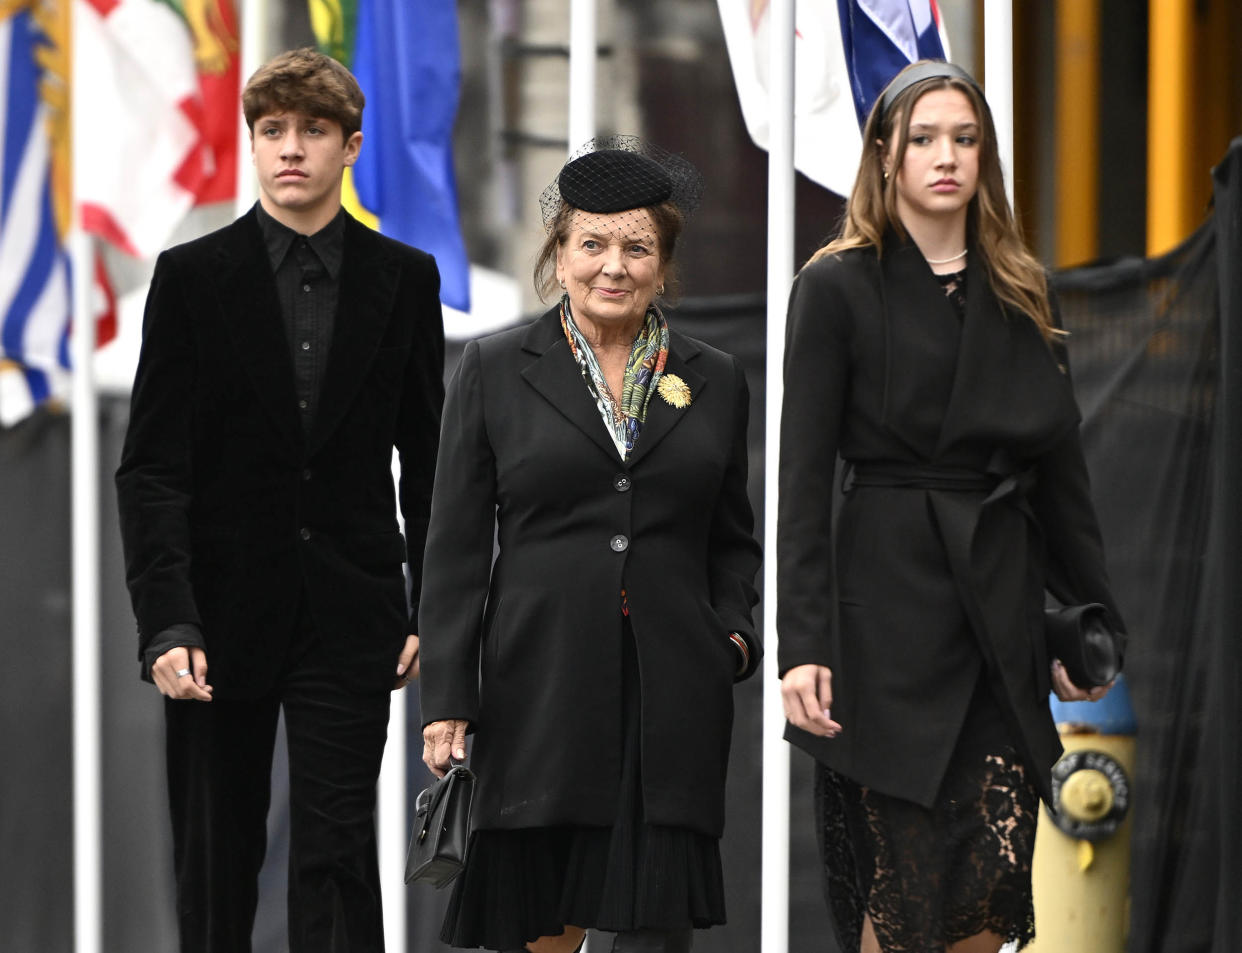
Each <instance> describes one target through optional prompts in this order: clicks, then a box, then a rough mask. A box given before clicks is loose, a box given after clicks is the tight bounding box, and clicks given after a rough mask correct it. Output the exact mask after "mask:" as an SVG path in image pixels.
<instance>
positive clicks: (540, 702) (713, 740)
mask: <svg viewBox="0 0 1242 953" xmlns="http://www.w3.org/2000/svg"><path fill="white" fill-rule="evenodd" d="M665 372H666V374H676V375H677V376H678V377H680V378H681V379H682V380H684V381H685V383H686V384H687V385H688V386H689V389H690V393H691V403H690V404H689V406H686V407H682V408H677V407H674V406H672V405H671V404H670V403H669V402H668V401H666V400H665V399H664V398H663V397H661V396H660V395H659V394H655V395H652V397H651V402H650V404H649V407H648V411H647V419H646V423H645V425H644V426H643V429H642V433H641V434H640V436H639V438H638V442H637V443H636V445H635V447H634V449H633V450H632V451H631V454H630V458H629V460H628V461H625V462H623V461H622V460H621V458H620V455H619V454H618V452H617V449H616V447H615V446H614V444H613V442H612V439H611V437H610V436H609V434H608V432H607V430H606V429H605V427H604V423H603V421H602V420H601V419H600V414H599V410H598V409H597V408H596V405H595V402H594V400H593V399H592V398H591V396H590V394H589V392H588V391H587V387H586V384H585V383H584V381H583V379H582V375H581V373H580V372H579V369H578V365H577V364H576V363H575V361H574V359H573V356H572V354H571V352H570V349H569V346H568V344H567V342H566V340H565V335H564V332H563V331H562V328H561V324H560V320H559V316H558V312H557V310H556V309H553V310H552V311H549V312H548V313H547V314H545V315H544V316H543V317H541V318H539V319H538V320H536V321H535V322H533V323H532V324H530V325H527V326H524V327H520V328H516V329H512V330H509V331H504V332H501V333H500V334H497V335H493V336H491V337H489V338H485V339H482V340H479V341H472V342H471V343H470V344H469V345H467V347H466V349H465V353H464V354H463V356H462V359H461V363H460V365H459V367H458V369H457V372H456V376H455V377H454V379H453V381H452V382H451V384H450V386H449V393H448V398H447V400H446V403H445V414H444V427H443V433H442V437H441V452H440V460H439V466H438V468H437V472H436V484H435V496H434V504H433V507H432V517H431V527H430V530H429V533H428V540H427V554H426V564H425V565H426V568H425V570H424V575H423V602H422V613H421V616H420V625H421V628H420V634H421V636H422V650H421V651H422V666H423V671H422V685H421V693H422V706H423V720H424V723H426V722H431V721H438V720H443V719H450V718H456V719H465V720H467V721H469V722H470V724H471V726H472V728H473V729H474V730H475V735H474V739H473V742H472V752H471V763H472V765H473V767H474V769H475V771H476V772H477V774H478V776H479V789H478V793H477V798H476V802H475V814H474V820H475V823H476V826H477V827H480V828H526V827H540V826H547V825H564V824H569V825H607V824H611V823H612V822H613V821H614V820H615V812H616V803H617V790H618V783H619V780H620V769H621V755H622V744H621V741H622V723H621V703H622V698H621V650H622V641H621V640H622V615H621V591H622V589H624V590H625V592H626V598H627V601H628V604H629V612H630V620H631V623H632V626H633V631H634V638H635V642H636V644H637V649H638V660H639V669H640V679H641V687H642V688H641V691H642V707H641V711H642V716H641V717H642V781H643V802H644V806H645V811H646V820H647V821H648V822H650V823H655V824H669V825H677V826H680V827H684V828H690V829H694V830H699V831H702V832H704V833H708V834H713V835H716V836H719V834H720V833H721V830H722V828H723V824H724V780H725V767H726V762H727V759H728V752H729V740H730V728H731V724H732V718H733V696H732V686H733V682H734V679H735V672H736V668H737V664H738V655H737V652H736V650H735V648H734V646H733V644H732V643H731V642H730V641H729V638H728V635H729V633H730V632H731V631H735V632H738V633H740V634H741V635H742V636H743V637H744V638H745V639H746V642H747V644H748V645H749V646H750V666H749V668H748V669H747V671H746V672H745V673H744V675H749V674H751V673H752V672H753V671H754V670H755V668H756V666H757V665H758V663H759V658H760V654H761V647H760V643H759V640H758V638H757V636H756V634H755V630H754V626H753V624H752V621H751V610H752V607H753V606H754V604H755V601H756V593H755V590H754V586H753V580H754V575H755V572H756V569H757V568H758V565H759V547H758V544H757V543H756V542H755V540H754V538H753V536H752V522H753V521H752V515H751V508H750V504H749V501H748V499H747V495H746V477H747V453H746V425H747V416H748V399H749V398H748V391H747V386H746V379H745V376H744V373H743V370H742V367H741V364H740V363H739V362H738V361H737V360H736V359H735V358H733V357H730V356H729V355H726V354H724V353H722V352H720V351H717V350H715V349H714V348H711V347H709V346H707V345H706V344H702V343H700V342H697V341H694V340H692V339H691V338H688V337H685V336H683V335H681V334H678V333H677V332H675V331H674V332H672V333H671V334H670V347H669V356H668V361H667V365H666V371H665ZM494 533H495V538H496V541H497V550H496V551H497V555H496V557H495V563H494V565H493V534H494ZM743 677H744V676H743Z"/></svg>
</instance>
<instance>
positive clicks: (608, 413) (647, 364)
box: [561, 295, 668, 460]
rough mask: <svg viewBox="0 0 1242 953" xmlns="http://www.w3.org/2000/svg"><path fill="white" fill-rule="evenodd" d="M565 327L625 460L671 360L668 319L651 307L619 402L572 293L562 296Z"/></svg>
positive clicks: (633, 349) (593, 394) (640, 331)
mask: <svg viewBox="0 0 1242 953" xmlns="http://www.w3.org/2000/svg"><path fill="white" fill-rule="evenodd" d="M561 328H562V329H563V330H564V331H565V339H566V340H567V341H569V349H570V351H572V352H573V355H574V360H575V361H577V362H578V369H579V370H580V371H581V372H582V379H583V380H584V381H586V385H587V390H588V391H590V393H591V396H592V397H593V398H595V406H596V407H597V408H599V415H600V417H601V418H603V421H604V426H605V427H606V428H608V433H609V434H611V435H612V442H613V443H614V444H616V446H617V453H619V454H620V455H621V459H622V460H627V459H629V456H630V451H631V450H633V449H634V444H635V443H637V442H638V434H639V432H640V431H641V430H642V427H643V422H644V421H645V420H646V419H647V405H648V404H650V403H651V395H652V394H654V393H655V392H656V386H657V384H658V383H659V381H660V375H661V374H663V373H664V365H665V363H666V362H667V361H668V322H667V321H666V320H665V319H664V315H662V314H661V313H660V309H659V308H657V307H656V306H655V305H651V306H649V307H648V308H647V315H646V318H645V319H644V320H643V326H642V328H640V329H639V332H638V334H637V335H636V336H635V338H634V346H633V348H632V349H631V351H630V359H629V362H628V363H627V364H626V365H625V378H624V381H623V383H622V385H621V399H620V400H619V401H618V400H617V398H616V397H615V396H614V395H613V393H612V390H611V389H610V388H609V387H608V382H607V381H606V380H605V379H604V372H603V370H602V369H601V368H600V366H599V361H598V360H597V359H596V357H595V351H594V350H593V349H592V348H591V345H590V344H589V343H588V342H587V339H586V338H585V337H583V335H582V332H581V331H580V330H579V329H578V325H577V324H575V323H574V318H573V314H572V313H571V312H570V307H569V295H564V296H563V297H562V298H561Z"/></svg>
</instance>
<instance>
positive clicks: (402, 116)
mask: <svg viewBox="0 0 1242 953" xmlns="http://www.w3.org/2000/svg"><path fill="white" fill-rule="evenodd" d="M310 10H311V22H312V24H313V26H314V27H315V31H316V37H317V39H318V41H319V46H320V48H321V49H323V50H324V52H326V53H329V54H331V55H334V56H336V57H337V58H338V59H340V60H341V62H343V63H345V65H346V66H348V67H349V68H350V69H351V70H352V71H353V73H354V75H355V76H356V77H357V78H358V83H359V84H360V85H361V86H362V91H363V92H364V93H365V94H366V97H367V105H366V109H365V111H364V112H363V117H362V153H361V155H360V156H359V159H358V162H357V164H356V165H355V166H354V167H353V170H352V172H353V183H354V185H355V186H356V188H357V197H358V199H359V200H360V201H361V204H362V205H363V206H364V207H365V208H366V209H368V210H369V211H371V212H372V213H374V214H375V216H377V217H378V220H379V230H380V231H381V232H383V233H384V234H385V235H391V236H392V237H393V238H396V239H399V240H400V241H403V242H405V243H407V244H409V245H413V246H415V247H416V248H421V249H422V250H423V251H426V252H429V253H431V254H432V255H434V256H435V258H436V264H437V265H438V266H439V268H440V300H441V301H443V302H444V303H445V304H446V305H448V306H449V307H451V308H456V309H458V310H460V311H469V310H470V264H469V259H468V258H467V257H466V247H465V242H464V241H463V240H462V235H461V224H460V220H459V219H458V215H457V184H456V181H455V178H454V174H453V121H454V119H455V118H456V116H457V98H458V86H459V85H460V79H461V63H460V52H459V49H458V40H457V10H456V5H455V4H453V3H445V2H444V0H310ZM343 51H350V55H349V56H347V57H343V56H342V55H341V53H342V52H343ZM348 191H349V190H348V187H347V194H346V207H349V206H350V202H349V195H348ZM350 211H351V212H355V209H354V208H351V209H350ZM355 214H356V212H355Z"/></svg>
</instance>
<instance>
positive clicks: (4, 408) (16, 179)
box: [0, 11, 70, 425]
mask: <svg viewBox="0 0 1242 953" xmlns="http://www.w3.org/2000/svg"><path fill="white" fill-rule="evenodd" d="M44 42H45V40H44V38H43V35H42V33H41V32H40V31H39V28H38V26H37V25H36V24H35V22H34V20H33V18H32V16H31V14H30V12H29V11H19V12H14V13H10V14H9V15H7V16H3V18H2V19H0V83H3V86H2V87H0V362H2V363H3V368H0V424H2V425H11V424H13V423H16V422H17V420H19V419H21V418H22V417H23V416H25V415H26V414H27V413H29V412H30V410H31V409H33V407H34V406H35V405H37V404H39V403H41V402H42V401H44V400H46V399H47V398H48V397H51V396H53V393H54V392H55V391H56V390H57V389H58V387H57V384H58V379H61V378H63V375H64V373H65V370H66V368H67V367H68V366H69V361H68V348H67V341H68V328H69V310H70V299H69V264H68V259H67V257H66V255H65V252H64V250H63V248H62V247H61V243H60V235H59V233H58V232H57V228H56V220H55V217H54V215H53V212H52V184H51V159H52V155H51V141H50V138H49V135H48V106H47V104H46V103H45V102H44V100H43V98H42V96H41V95H40V89H39V82H40V77H41V69H40V67H39V64H38V62H37V60H36V47H37V46H39V45H40V44H42V43H44Z"/></svg>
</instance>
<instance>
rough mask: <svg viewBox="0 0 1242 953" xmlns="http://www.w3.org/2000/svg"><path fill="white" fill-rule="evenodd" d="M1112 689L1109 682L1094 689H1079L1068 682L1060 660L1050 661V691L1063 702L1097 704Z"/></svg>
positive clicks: (1067, 674)
mask: <svg viewBox="0 0 1242 953" xmlns="http://www.w3.org/2000/svg"><path fill="white" fill-rule="evenodd" d="M1112 687H1113V683H1112V682H1109V683H1108V684H1107V685H1100V686H1098V687H1096V688H1079V687H1078V686H1077V685H1075V684H1074V683H1073V682H1071V681H1070V677H1069V673H1068V672H1067V671H1065V666H1064V665H1062V664H1061V660H1060V659H1053V660H1052V691H1053V694H1055V695H1056V696H1057V698H1059V699H1061V701H1063V702H1098V701H1099V700H1100V699H1101V698H1103V697H1104V696H1105V695H1107V694H1108V690H1109V689H1110V688H1112Z"/></svg>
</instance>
